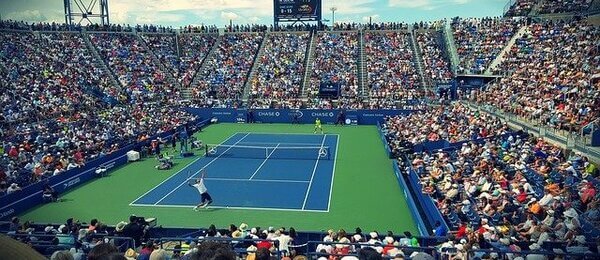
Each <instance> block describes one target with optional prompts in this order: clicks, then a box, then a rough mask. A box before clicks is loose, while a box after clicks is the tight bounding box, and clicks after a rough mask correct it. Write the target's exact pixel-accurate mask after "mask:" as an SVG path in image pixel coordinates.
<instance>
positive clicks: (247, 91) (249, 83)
mask: <svg viewBox="0 0 600 260" xmlns="http://www.w3.org/2000/svg"><path fill="white" fill-rule="evenodd" d="M269 37H271V32H266V33H265V37H263V38H262V41H261V42H260V47H258V52H257V53H256V56H254V61H253V62H252V68H251V69H250V71H249V72H248V76H247V77H246V83H245V84H244V91H243V92H242V93H243V94H242V101H243V102H244V103H246V102H248V96H249V95H250V89H251V88H252V87H251V86H252V80H253V79H254V78H255V77H256V70H257V69H258V66H260V64H259V62H258V60H259V59H260V58H261V57H262V56H263V55H264V53H265V45H267V42H268V40H269V39H268V38H269Z"/></svg>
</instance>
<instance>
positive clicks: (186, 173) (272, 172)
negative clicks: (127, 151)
mask: <svg viewBox="0 0 600 260" xmlns="http://www.w3.org/2000/svg"><path fill="white" fill-rule="evenodd" d="M337 144H338V135H337V134H324V135H319V134H314V135H313V134H281V133H235V134H233V135H231V136H229V138H227V139H226V140H225V141H223V142H222V143H220V144H217V145H210V144H209V145H207V149H206V154H205V155H206V156H202V157H199V158H198V159H196V160H195V161H193V162H192V163H191V164H189V165H188V166H186V167H184V168H183V169H181V170H180V171H179V172H177V173H176V174H174V175H172V176H171V177H170V178H168V179H166V180H164V181H163V182H161V183H159V184H158V185H156V186H155V187H154V188H152V189H150V190H149V191H147V192H146V193H144V194H142V195H141V196H139V197H138V198H137V199H135V200H134V201H133V202H131V203H130V205H131V206H150V207H189V208H190V209H191V208H192V207H193V206H194V205H196V204H198V202H199V197H200V196H199V194H198V191H197V190H196V189H195V188H193V187H190V186H188V184H187V183H188V182H189V181H190V180H191V179H193V178H197V177H199V176H198V172H199V171H200V170H202V169H205V170H206V172H207V176H206V178H205V183H206V186H207V187H208V190H209V193H210V194H211V196H212V197H213V199H214V203H213V204H212V205H211V207H217V208H223V207H229V208H240V209H270V210H291V211H317V212H328V211H329V205H330V200H331V190H332V184H333V178H334V168H335V161H336V154H337ZM265 191H266V192H265Z"/></svg>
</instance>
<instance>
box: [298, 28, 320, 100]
mask: <svg viewBox="0 0 600 260" xmlns="http://www.w3.org/2000/svg"><path fill="white" fill-rule="evenodd" d="M316 48H317V32H315V31H312V32H311V33H310V42H309V45H308V49H307V51H306V55H305V57H306V58H305V60H304V68H305V70H304V78H303V79H302V91H301V93H302V98H307V97H308V92H307V90H308V88H309V87H310V75H311V74H312V70H313V62H314V61H315V49H316Z"/></svg>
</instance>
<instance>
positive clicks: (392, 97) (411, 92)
mask: <svg viewBox="0 0 600 260" xmlns="http://www.w3.org/2000/svg"><path fill="white" fill-rule="evenodd" d="M364 41H365V57H366V70H367V86H368V91H369V97H370V102H371V103H370V107H373V108H390V107H394V105H395V103H396V102H399V101H402V100H417V99H419V98H422V97H423V93H424V91H423V89H422V85H421V78H420V76H419V74H418V72H417V69H416V65H415V60H414V59H415V57H414V53H413V50H412V48H411V43H410V34H408V33H398V32H385V33H366V34H365V39H364Z"/></svg>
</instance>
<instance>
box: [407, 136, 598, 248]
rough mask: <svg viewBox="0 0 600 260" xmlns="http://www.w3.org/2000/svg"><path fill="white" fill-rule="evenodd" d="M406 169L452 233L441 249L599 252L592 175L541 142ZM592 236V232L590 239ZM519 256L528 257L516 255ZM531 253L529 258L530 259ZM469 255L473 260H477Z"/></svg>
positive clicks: (418, 158)
mask: <svg viewBox="0 0 600 260" xmlns="http://www.w3.org/2000/svg"><path fill="white" fill-rule="evenodd" d="M411 160H412V161H411V162H409V163H410V164H412V167H413V168H414V169H415V170H416V173H415V174H418V175H419V177H420V180H421V184H422V188H423V190H422V192H424V193H427V194H429V195H430V196H431V197H432V198H433V199H434V200H435V201H436V203H437V207H438V208H439V210H440V212H441V213H442V215H443V216H445V217H446V220H447V222H448V225H449V226H450V227H451V228H452V229H453V230H454V231H453V232H452V234H453V235H452V237H451V238H450V239H449V242H447V243H445V245H442V247H449V248H455V249H456V250H457V251H458V253H459V254H460V253H463V254H464V253H465V251H466V250H468V249H477V248H492V249H494V250H507V251H508V252H511V253H509V254H508V256H509V258H514V257H517V256H519V255H521V256H522V257H525V256H526V255H527V254H529V255H527V259H530V257H532V258H533V257H537V258H535V259H546V258H545V257H544V256H543V255H541V254H538V255H536V254H535V253H544V252H545V253H592V252H594V253H597V244H596V243H588V242H592V241H595V240H597V237H595V236H597V234H599V233H598V228H597V227H598V223H599V222H598V221H599V220H600V214H599V212H600V211H599V207H598V202H599V197H598V193H597V192H596V191H597V190H598V188H600V180H599V175H598V169H597V168H596V166H595V165H594V164H593V163H592V162H590V161H589V160H588V159H587V158H586V157H583V156H581V155H580V154H578V153H575V154H574V155H573V156H571V157H569V158H568V156H567V154H566V153H565V152H564V151H563V150H562V149H560V148H559V147H556V146H553V145H551V144H549V143H547V142H545V141H544V140H543V139H541V138H540V139H538V138H535V137H533V136H527V135H512V136H508V137H502V138H500V137H496V138H490V139H486V140H485V142H469V143H464V144H463V145H462V147H460V148H456V149H455V150H446V151H439V152H436V151H431V152H428V151H425V152H423V153H417V154H414V155H413V156H412V158H411ZM594 232H595V233H594ZM521 251H534V252H528V253H525V254H523V253H520V252H521ZM532 253H533V254H532ZM481 254H483V252H480V253H475V255H473V256H472V257H481Z"/></svg>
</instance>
